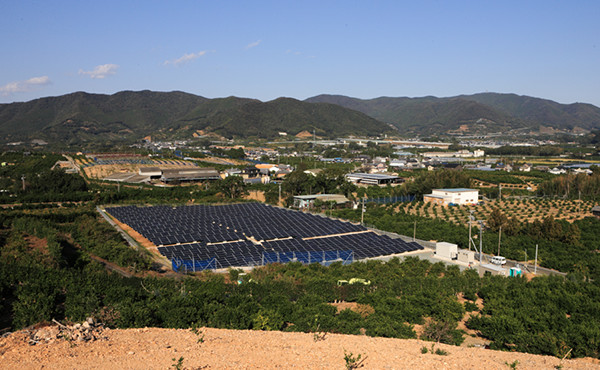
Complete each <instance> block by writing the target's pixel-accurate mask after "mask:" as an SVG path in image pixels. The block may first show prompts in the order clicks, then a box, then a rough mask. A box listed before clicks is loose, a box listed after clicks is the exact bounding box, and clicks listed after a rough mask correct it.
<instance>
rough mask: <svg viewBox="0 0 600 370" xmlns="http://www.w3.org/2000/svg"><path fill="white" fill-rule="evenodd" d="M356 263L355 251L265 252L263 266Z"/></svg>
mask: <svg viewBox="0 0 600 370" xmlns="http://www.w3.org/2000/svg"><path fill="white" fill-rule="evenodd" d="M353 261H354V252H353V251H318V252H263V254H262V264H263V265H266V264H269V263H276V262H278V263H288V262H302V263H306V264H310V263H320V264H322V265H324V266H329V265H331V264H332V263H334V262H341V263H342V264H343V265H348V264H350V263H352V262H353Z"/></svg>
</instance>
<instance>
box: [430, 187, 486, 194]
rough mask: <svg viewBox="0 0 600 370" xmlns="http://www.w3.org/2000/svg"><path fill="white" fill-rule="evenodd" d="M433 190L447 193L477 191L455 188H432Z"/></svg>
mask: <svg viewBox="0 0 600 370" xmlns="http://www.w3.org/2000/svg"><path fill="white" fill-rule="evenodd" d="M433 190H434V191H446V192H449V193H462V192H465V191H478V190H477V189H467V188H456V189H433Z"/></svg>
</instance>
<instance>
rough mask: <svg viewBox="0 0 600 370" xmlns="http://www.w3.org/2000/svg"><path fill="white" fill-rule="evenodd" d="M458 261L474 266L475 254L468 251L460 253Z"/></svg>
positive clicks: (464, 250) (463, 250) (462, 250)
mask: <svg viewBox="0 0 600 370" xmlns="http://www.w3.org/2000/svg"><path fill="white" fill-rule="evenodd" d="M458 261H459V262H463V263H468V264H472V263H475V252H473V251H469V250H466V249H461V250H459V251H458Z"/></svg>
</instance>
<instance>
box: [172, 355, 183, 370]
mask: <svg viewBox="0 0 600 370" xmlns="http://www.w3.org/2000/svg"><path fill="white" fill-rule="evenodd" d="M171 361H173V365H171V367H172V368H174V369H175V370H183V356H181V357H179V358H178V359H176V358H172V359H171Z"/></svg>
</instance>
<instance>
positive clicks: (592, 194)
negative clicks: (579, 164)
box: [537, 172, 600, 200]
mask: <svg viewBox="0 0 600 370" xmlns="http://www.w3.org/2000/svg"><path fill="white" fill-rule="evenodd" d="M537 193H538V195H541V196H546V197H554V196H559V197H564V198H567V199H578V198H581V199H591V200H599V199H600V173H598V172H595V173H593V174H592V175H586V174H577V175H571V174H565V175H560V176H557V177H555V178H553V179H551V180H548V181H544V182H543V183H541V184H539V186H538V189H537Z"/></svg>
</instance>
